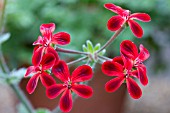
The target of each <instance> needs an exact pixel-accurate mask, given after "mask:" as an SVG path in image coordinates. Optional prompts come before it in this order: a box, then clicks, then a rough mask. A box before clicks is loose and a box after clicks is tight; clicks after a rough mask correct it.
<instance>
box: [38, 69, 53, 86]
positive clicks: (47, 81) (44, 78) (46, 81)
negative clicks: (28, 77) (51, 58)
mask: <svg viewBox="0 0 170 113" xmlns="http://www.w3.org/2000/svg"><path fill="white" fill-rule="evenodd" d="M40 79H41V82H42V84H43V85H44V86H45V87H49V86H51V85H54V84H55V83H56V82H55V80H54V79H53V77H52V76H51V75H49V74H48V73H46V72H43V73H42V74H41V75H40Z"/></svg>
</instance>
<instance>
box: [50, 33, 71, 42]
mask: <svg viewBox="0 0 170 113" xmlns="http://www.w3.org/2000/svg"><path fill="white" fill-rule="evenodd" d="M52 43H54V44H59V45H67V44H69V43H70V34H68V33H66V32H59V33H56V34H54V35H53V38H52Z"/></svg>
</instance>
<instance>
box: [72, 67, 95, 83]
mask: <svg viewBox="0 0 170 113" xmlns="http://www.w3.org/2000/svg"><path fill="white" fill-rule="evenodd" d="M92 76H93V71H92V68H91V67H90V66H88V65H82V66H79V67H77V68H76V69H75V70H74V71H73V73H72V76H71V80H72V81H73V82H83V81H86V80H90V79H91V78H92Z"/></svg>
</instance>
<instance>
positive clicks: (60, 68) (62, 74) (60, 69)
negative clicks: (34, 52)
mask: <svg viewBox="0 0 170 113" xmlns="http://www.w3.org/2000/svg"><path fill="white" fill-rule="evenodd" d="M52 72H53V74H54V75H55V76H56V77H57V78H58V79H60V80H61V81H63V82H66V81H68V80H69V78H70V74H69V68H68V66H67V64H66V62H64V61H62V60H60V61H59V62H58V64H55V65H54V66H53V68H52Z"/></svg>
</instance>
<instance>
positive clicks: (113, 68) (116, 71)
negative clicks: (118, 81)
mask: <svg viewBox="0 0 170 113" xmlns="http://www.w3.org/2000/svg"><path fill="white" fill-rule="evenodd" d="M102 72H103V73H104V74H106V75H108V76H121V75H122V74H123V67H122V65H120V64H118V63H116V62H112V61H106V62H104V63H103V64H102Z"/></svg>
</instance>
